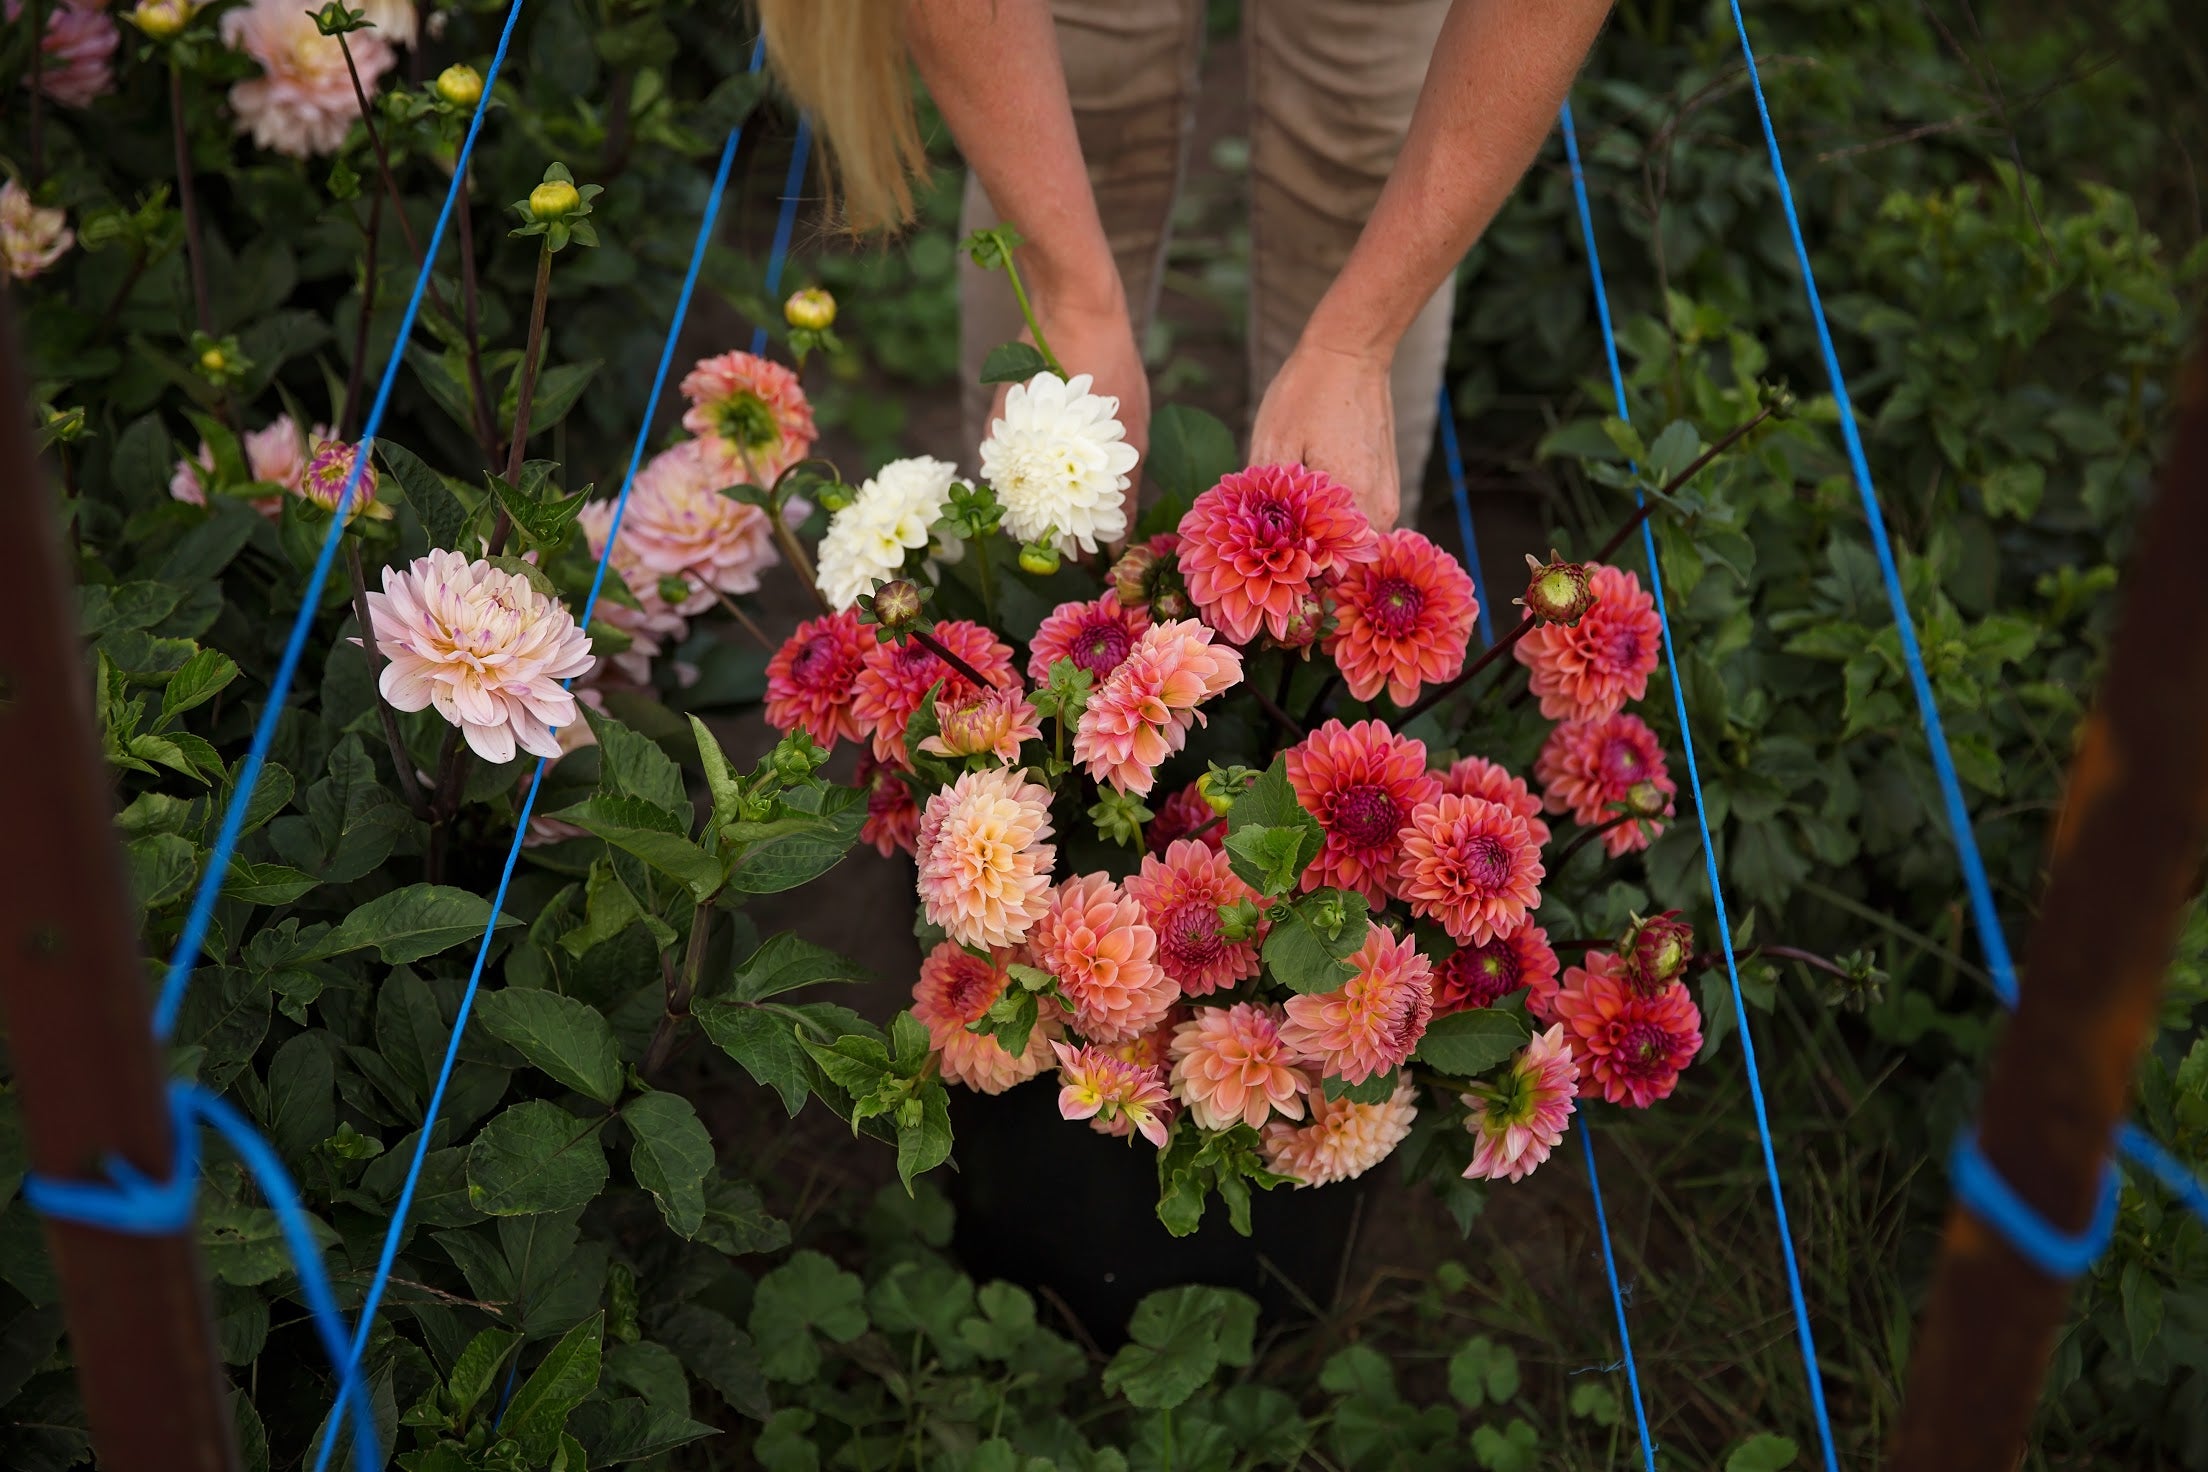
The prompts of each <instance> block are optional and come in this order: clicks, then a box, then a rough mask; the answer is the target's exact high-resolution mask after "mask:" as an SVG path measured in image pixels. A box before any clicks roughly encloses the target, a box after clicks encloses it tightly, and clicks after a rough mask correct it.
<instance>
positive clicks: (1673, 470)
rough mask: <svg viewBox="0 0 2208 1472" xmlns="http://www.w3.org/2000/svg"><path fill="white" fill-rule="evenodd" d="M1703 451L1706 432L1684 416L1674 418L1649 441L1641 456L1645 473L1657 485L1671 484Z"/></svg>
mask: <svg viewBox="0 0 2208 1472" xmlns="http://www.w3.org/2000/svg"><path fill="white" fill-rule="evenodd" d="M1701 453H1702V435H1701V432H1700V431H1699V430H1697V429H1696V428H1695V427H1694V426H1693V425H1692V424H1689V423H1688V422H1687V421H1686V420H1684V419H1674V420H1672V421H1671V423H1669V424H1667V425H1665V426H1664V428H1663V432H1662V433H1661V434H1659V435H1657V436H1656V438H1655V439H1653V440H1651V441H1650V442H1649V446H1648V453H1647V454H1646V455H1645V456H1643V457H1642V459H1641V474H1642V475H1643V476H1645V477H1646V478H1647V479H1648V480H1649V482H1650V483H1651V484H1653V485H1658V486H1662V485H1668V484H1669V483H1670V482H1672V481H1674V480H1676V479H1678V478H1679V472H1681V471H1682V470H1685V469H1686V468H1687V467H1688V466H1689V465H1691V464H1693V463H1694V457H1695V456H1697V455H1699V454H1701Z"/></svg>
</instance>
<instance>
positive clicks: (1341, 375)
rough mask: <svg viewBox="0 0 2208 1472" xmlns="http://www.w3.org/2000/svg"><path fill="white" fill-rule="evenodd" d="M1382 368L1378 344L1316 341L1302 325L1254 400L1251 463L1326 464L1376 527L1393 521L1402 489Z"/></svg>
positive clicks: (1392, 404) (1384, 360)
mask: <svg viewBox="0 0 2208 1472" xmlns="http://www.w3.org/2000/svg"><path fill="white" fill-rule="evenodd" d="M1388 369H1389V360H1388V358H1387V357H1386V356H1384V355H1382V354H1381V353H1379V352H1376V351H1363V350H1358V349H1349V348H1340V347H1323V346H1318V345H1316V344H1314V343H1313V341H1312V339H1311V335H1310V334H1309V333H1306V334H1305V336H1304V340H1303V341H1302V342H1299V343H1298V344H1297V345H1296V350H1295V351H1294V352H1292V353H1290V354H1289V355H1288V361H1287V362H1285V363H1283V364H1282V365H1281V368H1280V373H1279V374H1278V376H1276V377H1275V378H1274V379H1273V381H1272V383H1271V384H1269V385H1267V387H1266V389H1265V397H1264V398H1263V399H1262V400H1260V401H1259V403H1258V406H1257V423H1256V425H1255V426H1254V427H1253V428H1252V429H1251V431H1250V463H1251V464H1253V465H1295V464H1299V463H1300V464H1303V465H1308V466H1309V467H1310V468H1311V469H1313V470H1320V471H1324V472H1325V473H1326V474H1328V475H1331V476H1332V477H1334V479H1336V480H1338V481H1340V482H1341V483H1342V484H1343V485H1345V486H1347V487H1349V491H1350V494H1351V495H1353V496H1355V497H1356V498H1357V505H1358V508H1359V509H1360V510H1362V511H1363V512H1364V513H1365V515H1366V516H1367V517H1368V518H1370V519H1371V521H1372V524H1373V526H1374V527H1375V528H1377V529H1379V530H1380V531H1387V530H1388V529H1389V528H1391V527H1393V526H1394V525H1395V516H1396V510H1397V508H1398V506H1399V505H1400V504H1401V496H1402V492H1401V487H1400V484H1399V481H1398V472H1397V469H1396V464H1395V399H1394V397H1393V395H1392V394H1390V392H1389V389H1388Z"/></svg>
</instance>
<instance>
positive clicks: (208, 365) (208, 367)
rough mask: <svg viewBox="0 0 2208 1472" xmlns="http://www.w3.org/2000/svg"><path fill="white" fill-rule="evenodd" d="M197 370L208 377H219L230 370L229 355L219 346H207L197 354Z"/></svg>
mask: <svg viewBox="0 0 2208 1472" xmlns="http://www.w3.org/2000/svg"><path fill="white" fill-rule="evenodd" d="M199 371H200V372H202V373H204V374H206V375H207V376H208V377H209V378H220V377H222V375H223V374H225V373H228V372H229V371H230V356H229V354H227V353H225V352H224V351H223V350H222V349H221V348H219V347H214V348H209V349H207V350H206V351H205V352H203V353H201V354H200V355H199Z"/></svg>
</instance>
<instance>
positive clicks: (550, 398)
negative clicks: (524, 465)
mask: <svg viewBox="0 0 2208 1472" xmlns="http://www.w3.org/2000/svg"><path fill="white" fill-rule="evenodd" d="M578 233H580V232H578ZM602 366H603V364H602V363H601V362H600V361H599V360H598V359H596V358H593V359H591V360H590V361H589V362H587V363H562V364H560V365H559V366H558V367H556V368H547V369H545V370H544V372H543V373H541V374H539V375H538V376H537V386H536V390H535V392H534V393H533V394H532V395H531V397H530V400H529V433H530V435H531V436H532V437H534V436H536V435H540V434H543V433H544V432H545V431H546V430H548V429H550V428H551V427H552V426H553V425H555V424H558V423H559V422H560V421H561V420H562V419H565V418H566V417H567V416H568V414H569V412H570V411H571V410H573V409H574V407H575V406H576V404H578V403H579V402H581V400H582V397H583V390H585V389H587V388H589V387H590V381H591V379H593V378H595V377H597V375H598V370H599V368H600V367H602ZM513 414H514V406H513V405H512V404H510V403H506V404H501V405H499V416H500V418H501V419H503V420H506V421H509V422H510V421H511V420H512V419H513Z"/></svg>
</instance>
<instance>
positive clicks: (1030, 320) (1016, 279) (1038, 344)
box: [1004, 251, 1068, 378]
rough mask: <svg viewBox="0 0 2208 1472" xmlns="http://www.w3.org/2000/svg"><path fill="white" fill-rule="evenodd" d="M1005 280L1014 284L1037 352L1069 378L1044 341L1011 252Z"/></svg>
mask: <svg viewBox="0 0 2208 1472" xmlns="http://www.w3.org/2000/svg"><path fill="white" fill-rule="evenodd" d="M1004 279H1005V280H1007V281H1009V282H1011V283H1012V296H1013V299H1014V300H1016V301H1017V302H1019V304H1020V315H1021V316H1022V317H1024V318H1026V319H1027V330H1028V334H1029V335H1030V336H1032V337H1033V338H1034V339H1035V351H1036V352H1038V353H1041V354H1042V355H1043V361H1044V362H1045V363H1047V364H1049V365H1050V371H1051V372H1053V373H1055V374H1057V375H1058V376H1059V377H1060V378H1064V377H1067V376H1068V375H1067V373H1066V365H1065V364H1063V363H1061V362H1059V361H1058V355H1057V354H1056V353H1054V352H1052V351H1051V350H1050V344H1049V343H1048V342H1046V341H1044V339H1043V327H1042V324H1041V323H1040V322H1037V321H1036V320H1035V309H1034V308H1033V307H1032V306H1030V305H1028V300H1027V288H1026V287H1025V286H1023V285H1022V284H1021V283H1020V268H1019V267H1018V266H1015V265H1013V264H1012V252H1010V251H1006V252H1004Z"/></svg>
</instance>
